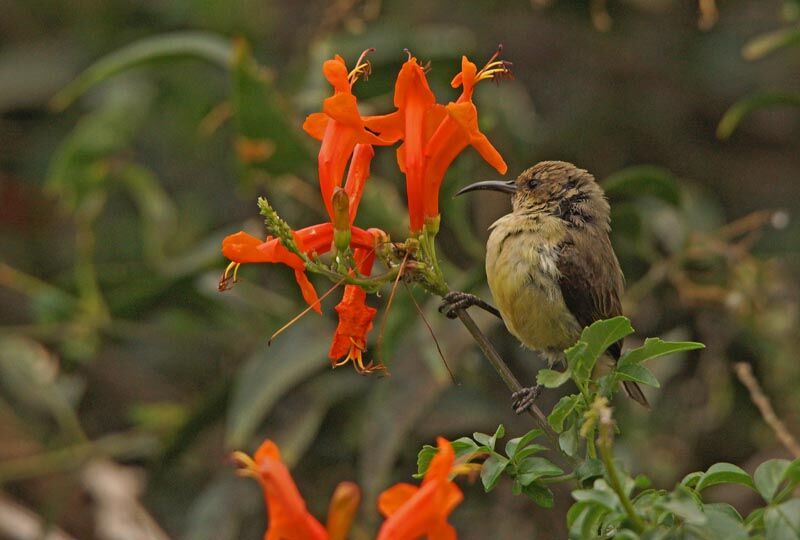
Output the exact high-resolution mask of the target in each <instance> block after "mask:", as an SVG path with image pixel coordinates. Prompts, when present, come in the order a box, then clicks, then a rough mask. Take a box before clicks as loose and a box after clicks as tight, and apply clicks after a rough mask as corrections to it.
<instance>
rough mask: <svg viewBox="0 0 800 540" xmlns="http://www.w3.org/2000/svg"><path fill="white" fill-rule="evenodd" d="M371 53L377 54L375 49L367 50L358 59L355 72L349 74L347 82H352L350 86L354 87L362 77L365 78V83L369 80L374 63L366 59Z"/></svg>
mask: <svg viewBox="0 0 800 540" xmlns="http://www.w3.org/2000/svg"><path fill="white" fill-rule="evenodd" d="M371 52H375V48H374V47H370V48H369V49H365V50H364V52H362V53H361V56H359V57H358V61H357V62H356V67H354V68H353V70H352V71H351V72H350V73H348V74H347V80H348V81H350V86H353V85H354V84H355V83H356V81H357V80H358V79H359V78H361V77H363V78H364V80H365V81H366V80H367V79H368V78H369V76H370V74H371V73H372V63H371V62H370V61H369V60H367V59H366V58H367V55H368V54H369V53H371Z"/></svg>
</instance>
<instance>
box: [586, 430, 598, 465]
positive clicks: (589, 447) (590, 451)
mask: <svg viewBox="0 0 800 540" xmlns="http://www.w3.org/2000/svg"><path fill="white" fill-rule="evenodd" d="M594 434H595V430H594V429H592V431H591V432H590V433H589V436H588V437H586V457H588V458H589V459H597V450H596V449H595V446H594Z"/></svg>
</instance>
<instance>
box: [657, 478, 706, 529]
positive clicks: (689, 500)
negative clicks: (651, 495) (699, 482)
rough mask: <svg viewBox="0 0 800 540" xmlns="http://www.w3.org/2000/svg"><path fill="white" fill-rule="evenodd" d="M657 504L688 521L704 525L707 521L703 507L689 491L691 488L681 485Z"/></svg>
mask: <svg viewBox="0 0 800 540" xmlns="http://www.w3.org/2000/svg"><path fill="white" fill-rule="evenodd" d="M656 506H657V507H659V508H664V509H666V510H668V511H670V512H672V513H673V514H675V515H676V516H678V517H679V518H680V519H681V520H683V521H685V522H687V523H692V524H695V525H703V524H705V523H706V521H707V518H706V515H705V513H704V512H703V508H702V507H701V506H700V504H699V503H698V502H697V501H696V500H695V498H694V497H693V496H692V494H691V493H690V492H689V488H685V487H681V486H679V487H678V489H676V490H675V492H673V493H671V494H669V496H668V497H667V498H666V500H663V501H661V502H658V503H656Z"/></svg>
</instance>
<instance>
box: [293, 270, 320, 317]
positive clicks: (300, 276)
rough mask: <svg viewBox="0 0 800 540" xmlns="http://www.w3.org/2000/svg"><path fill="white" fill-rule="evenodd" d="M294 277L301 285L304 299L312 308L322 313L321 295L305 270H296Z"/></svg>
mask: <svg viewBox="0 0 800 540" xmlns="http://www.w3.org/2000/svg"><path fill="white" fill-rule="evenodd" d="M294 279H295V281H297V284H298V285H300V293H301V294H302V295H303V300H305V301H306V304H308V305H309V306H311V309H313V310H314V311H316V312H317V313H319V314H320V315H322V308H321V307H320V301H319V296H317V291H316V289H314V285H312V284H311V281H309V279H308V276H307V275H306V273H305V270H295V271H294Z"/></svg>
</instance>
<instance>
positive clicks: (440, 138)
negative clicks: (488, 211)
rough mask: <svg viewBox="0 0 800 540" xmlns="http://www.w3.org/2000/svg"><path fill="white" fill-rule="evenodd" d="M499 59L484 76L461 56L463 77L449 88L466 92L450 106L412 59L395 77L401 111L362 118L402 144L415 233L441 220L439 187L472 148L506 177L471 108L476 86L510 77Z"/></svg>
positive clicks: (396, 99) (400, 159) (396, 100)
mask: <svg viewBox="0 0 800 540" xmlns="http://www.w3.org/2000/svg"><path fill="white" fill-rule="evenodd" d="M497 56H498V54H495V56H493V57H492V58H491V59H490V60H489V62H488V63H487V64H486V66H485V67H484V68H483V69H481V70H480V71H478V69H477V68H476V66H475V64H473V63H472V62H470V61H469V60H467V58H466V57H463V58H462V62H461V64H462V66H461V73H459V74H458V75H456V77H455V78H454V79H453V81H452V83H451V85H452V86H453V87H454V88H457V87H459V86H461V87H463V90H462V93H461V96H460V97H459V98H458V100H457V101H456V102H454V103H450V104H448V105H447V106H446V107H444V106H442V105H438V104H436V102H435V98H434V95H433V92H431V89H430V87H429V86H428V81H427V79H426V77H425V71H424V70H423V68H422V66H420V65H419V63H418V62H417V60H416V58H413V57H411V58H409V60H408V61H407V62H406V63H405V64H403V67H402V68H401V69H400V73H399V74H398V76H397V82H396V84H395V94H394V96H395V97H394V104H395V106H396V107H397V111H396V112H394V113H392V114H389V115H385V116H379V117H368V118H365V119H364V122H365V123H366V125H367V126H368V127H369V128H370V129H372V130H375V131H378V132H380V133H381V134H382V135H383V136H384V137H386V138H390V139H391V138H397V137H402V138H403V139H404V143H403V145H402V146H401V147H400V148H399V149H398V151H397V156H398V163H399V165H400V169H401V170H402V171H403V172H404V173H405V174H406V189H407V191H408V213H409V220H410V227H411V231H412V232H417V231H419V230H421V229H422V226H423V225H424V223H425V220H426V219H431V218H435V217H437V216H438V215H439V188H440V187H441V183H442V179H443V178H444V174H445V172H446V171H447V168H448V167H449V166H450V164H451V163H452V162H453V160H454V159H455V158H456V156H458V154H460V153H461V151H462V150H464V148H466V147H467V146H468V145H472V146H474V147H475V148H476V150H478V152H479V153H480V155H481V156H482V157H483V158H484V159H485V160H486V161H487V162H489V164H490V165H492V166H493V167H495V168H496V169H497V170H498V171H499V172H500V173H501V174H504V173H505V172H506V169H507V167H506V164H505V162H504V161H503V158H502V157H501V156H500V154H499V153H498V152H497V150H496V149H495V148H494V147H493V146H492V145H491V143H490V142H489V140H488V139H487V138H486V136H485V135H483V134H482V133H481V132H480V130H479V129H478V112H477V109H476V108H475V105H474V104H473V103H472V92H473V89H474V87H475V85H476V84H477V83H478V82H480V81H482V80H487V79H493V78H496V77H500V76H503V75H508V74H510V71H509V69H508V64H507V63H506V62H503V61H501V60H497Z"/></svg>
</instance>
